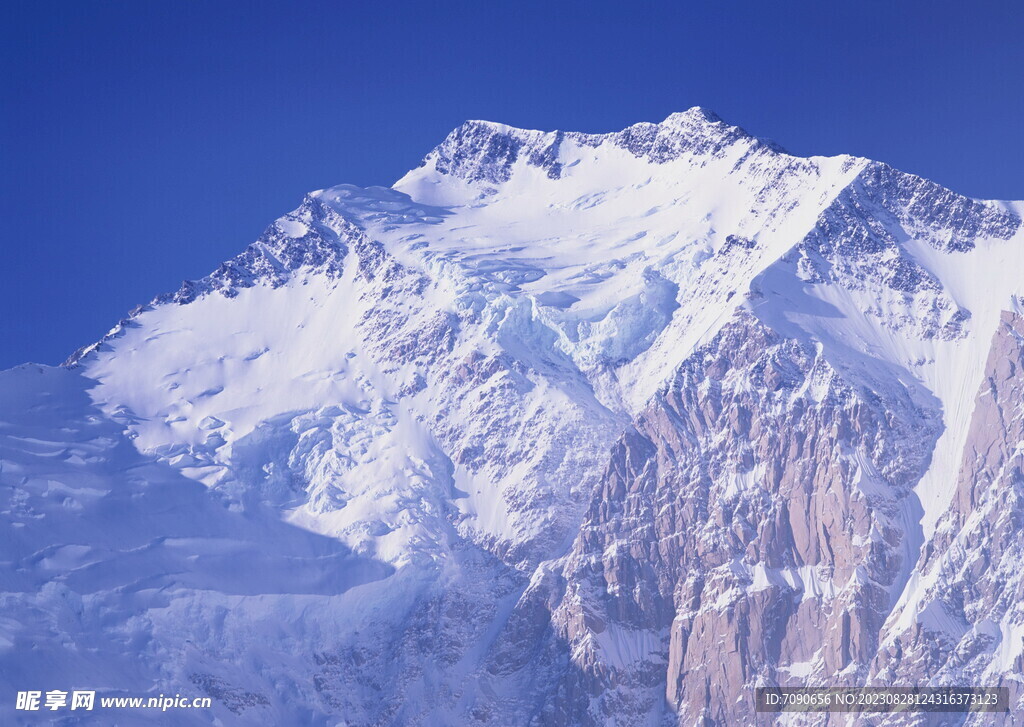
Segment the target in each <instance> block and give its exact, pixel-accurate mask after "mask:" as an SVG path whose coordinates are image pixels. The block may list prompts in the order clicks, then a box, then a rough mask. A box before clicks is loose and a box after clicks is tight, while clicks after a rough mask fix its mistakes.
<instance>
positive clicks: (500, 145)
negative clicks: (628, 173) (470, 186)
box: [420, 106, 782, 184]
mask: <svg viewBox="0 0 1024 727" xmlns="http://www.w3.org/2000/svg"><path fill="white" fill-rule="evenodd" d="M737 142H744V143H746V144H748V145H749V146H750V147H751V148H767V149H772V150H775V151H779V152H781V151H782V149H781V147H778V146H777V145H775V144H774V143H773V142H769V141H765V140H762V139H757V138H755V137H753V136H751V135H750V134H748V133H747V132H746V131H744V130H743V129H741V128H739V127H737V126H731V125H729V124H727V123H725V122H724V121H722V119H721V118H719V117H718V116H717V115H716V114H714V113H713V112H711V111H708V110H707V109H703V108H700V107H697V106H695V107H693V108H691V109H689V110H688V111H682V112H677V113H674V114H671V115H670V116H669V117H668V118H666V119H665V120H664V121H662V122H661V123H658V124H654V123H650V122H642V123H638V124H634V125H632V126H630V127H628V128H626V129H623V130H622V131H618V132H614V133H609V134H585V133H580V132H565V131H549V132H544V131H534V130H527V129H517V128H515V127H512V126H507V125H505V124H498V123H494V122H491V121H467V122H466V123H465V124H463V125H462V126H459V127H458V128H456V129H455V130H454V131H452V133H451V134H449V135H448V137H447V138H446V139H445V140H444V141H443V142H442V143H441V144H440V145H439V146H438V147H437V148H436V149H434V150H433V151H432V152H431V153H430V154H428V155H427V156H426V158H425V159H424V160H423V161H422V162H421V163H420V166H433V168H434V169H436V170H437V171H438V172H440V173H441V174H450V175H452V176H455V177H460V178H462V179H465V180H467V181H470V182H486V183H492V184H500V183H501V182H506V181H508V179H509V177H510V176H511V173H512V168H513V167H514V165H515V163H516V162H517V161H518V160H519V159H525V160H526V162H527V163H528V164H529V165H530V166H533V167H537V168H540V169H542V170H544V171H545V172H546V173H547V175H548V176H549V177H551V178H552V179H558V178H559V177H560V176H561V175H562V173H563V172H564V170H565V166H566V165H565V164H564V163H563V162H562V161H560V156H562V154H563V146H566V145H571V146H577V147H585V148H595V147H599V146H601V145H602V144H606V143H609V144H613V145H615V146H617V147H619V148H622V149H625V150H626V151H628V152H629V153H630V154H633V155H634V156H636V157H638V158H644V159H647V160H649V161H651V162H654V163H656V164H662V163H665V162H667V161H671V160H673V159H677V158H679V156H681V155H682V154H684V153H695V154H705V155H708V156H717V155H720V154H722V153H723V152H724V151H725V149H727V148H728V147H729V146H731V145H732V144H735V143H737Z"/></svg>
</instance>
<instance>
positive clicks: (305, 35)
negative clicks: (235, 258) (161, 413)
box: [0, 0, 1024, 368]
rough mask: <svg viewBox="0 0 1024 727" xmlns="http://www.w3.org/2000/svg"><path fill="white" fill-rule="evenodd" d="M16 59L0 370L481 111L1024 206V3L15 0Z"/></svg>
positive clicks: (7, 160) (102, 321) (6, 88)
mask: <svg viewBox="0 0 1024 727" xmlns="http://www.w3.org/2000/svg"><path fill="white" fill-rule="evenodd" d="M0 58H2V65H0V70H2V72H0V89H2V96H0V170H2V176H0V179H2V189H0V205H2V207H0V212H2V222H3V225H2V228H0V235H2V237H0V244H2V253H3V254H2V261H3V262H2V265H3V269H2V278H0V281H2V284H0V306H2V313H0V368H5V367H7V366H11V365H14V364H16V363H19V362H22V361H26V360H32V361H38V362H42V363H57V362H59V361H61V360H63V358H64V357H65V356H66V355H67V354H68V353H70V352H71V351H72V350H74V349H75V348H77V347H78V346H80V345H82V344H86V343H89V342H91V341H93V340H95V339H96V338H98V337H99V336H101V335H102V334H103V333H104V332H105V331H106V330H107V329H108V328H109V327H110V326H111V325H113V324H114V323H115V322H116V321H117V320H119V319H120V318H121V317H122V316H123V314H124V313H125V312H127V311H128V310H129V309H130V308H131V307H133V306H134V305H135V304H137V303H140V302H145V301H148V300H149V299H151V298H152V297H153V296H154V295H155V294H158V293H161V292H164V291H169V290H174V289H176V288H177V286H178V284H179V283H180V282H181V280H182V279H183V278H196V277H201V276H202V275H204V274H206V273H207V272H209V271H210V270H212V269H213V268H214V267H216V265H217V264H218V263H219V262H220V261H221V260H224V259H226V258H228V257H231V256H232V255H234V254H235V253H237V252H238V251H240V250H241V249H242V248H243V247H244V246H245V245H246V244H248V243H249V242H251V241H252V240H253V239H254V238H255V237H256V236H257V235H258V234H259V233H260V232H261V231H262V229H263V228H264V227H265V226H266V224H267V223H268V222H270V221H271V220H272V219H274V218H275V217H277V216H278V215H280V214H282V213H284V212H286V211H288V210H290V209H292V208H294V207H295V206H296V205H297V204H298V202H299V201H300V200H301V198H302V195H303V194H304V193H305V192H306V191H309V190H312V189H318V188H322V187H326V186H330V185H333V184H339V183H342V182H349V183H356V184H363V185H370V184H382V185H388V184H390V183H392V182H393V181H394V180H395V179H397V178H398V177H399V176H401V174H403V173H404V172H405V171H406V170H407V169H408V168H410V167H412V166H414V165H415V164H416V163H417V162H418V161H419V159H420V158H421V157H422V156H423V155H424V154H425V153H426V152H427V151H428V150H429V149H430V148H431V147H433V146H434V145H435V144H436V143H437V142H438V141H440V140H441V139H442V138H443V137H444V135H445V134H446V133H447V132H448V131H449V130H450V129H451V128H452V127H454V126H456V125H457V124H459V123H461V122H462V121H463V120H465V119H468V118H484V119H491V120H496V121H502V122H505V123H509V124H513V125H517V126H525V127H531V128H542V129H553V128H563V129H573V130H581V131H595V132H596V131H612V130H617V129H620V128H622V127H624V126H626V125H628V124H630V123H633V122H636V121H644V120H653V121H657V120H661V119H662V118H664V117H665V116H667V115H668V114H669V113H671V112H672V111H677V110H682V109H686V108H688V107H690V106H694V105H701V106H706V107H708V108H711V109H713V110H715V111H716V112H717V113H718V114H719V115H721V116H722V117H723V118H725V119H726V120H728V121H730V122H732V123H736V124H739V125H741V126H743V127H745V128H746V129H748V130H749V131H750V132H752V133H754V134H757V135H759V136H765V137H769V138H772V139H774V140H776V141H777V142H779V143H780V144H782V145H783V146H785V147H786V148H788V149H789V150H790V151H792V152H794V153H798V154H837V153H843V152H846V153H853V154H859V155H863V156H868V157H872V158H876V159H882V160H885V161H888V162H890V163H892V164H895V165H896V166H898V167H900V168H902V169H905V170H908V171H912V172H915V173H918V174H921V175H923V176H926V177H929V178H931V179H934V180H936V181H938V182H940V183H942V184H945V185H947V186H949V187H952V188H954V189H956V190H958V191H961V192H963V193H965V194H968V195H971V196H975V197H990V198H1003V199H1022V198H1024V133H1022V130H1024V123H1022V119H1024V4H1022V3H1020V2H1019V1H1018V0H1014V1H1012V2H1011V1H1005V2H985V1H984V0H980V1H975V2H961V3H952V2H945V1H944V0H931V1H923V0H886V1H885V2H877V1H875V0H857V1H856V2H822V1H821V0H814V1H813V2H802V1H801V2H786V1H785V0H778V1H776V2H765V1H764V0H760V1H749V2H732V1H729V0H714V1H711V0H708V1H706V2H685V1H682V0H679V1H677V2H659V3H644V2H637V1H635V0H634V1H632V2H604V1H601V0H592V1H591V2H559V1H558V0H547V1H546V2H531V1H525V0H520V1H519V2H502V1H500V0H476V1H475V2H427V1H425V0H420V1H419V2H400V1H392V2H360V3H351V2H323V1H321V2H315V3H302V2H299V3H294V2H288V3H286V2H280V3H267V2H235V3H225V2H213V1H209V0H204V1H203V2H192V1H189V2H186V1H185V0H181V1H179V2H136V1H133V2H98V1H94V0H85V1H82V0H76V2H47V3H42V2H21V1H20V0H15V1H13V2H12V1H11V0H7V2H4V3H3V8H2V10H0Z"/></svg>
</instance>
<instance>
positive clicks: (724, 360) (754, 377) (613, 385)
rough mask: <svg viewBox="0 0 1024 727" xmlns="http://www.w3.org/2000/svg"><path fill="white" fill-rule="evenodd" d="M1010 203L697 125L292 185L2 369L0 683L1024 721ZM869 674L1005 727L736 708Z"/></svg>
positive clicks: (1022, 386) (527, 716) (692, 118)
mask: <svg viewBox="0 0 1024 727" xmlns="http://www.w3.org/2000/svg"><path fill="white" fill-rule="evenodd" d="M1020 211H1021V205H1020V204H1017V203H995V202H984V201H978V200H971V199H968V198H966V197H963V196H960V195H957V194H955V193H953V192H951V191H949V190H946V189H944V188H942V187H940V186H938V185H936V184H934V183H932V182H929V181H927V180H923V179H920V178H918V177H914V176H912V175H908V174H904V173H902V172H899V171H897V170H894V169H892V168H890V167H888V166H886V165H883V164H879V163H876V162H869V161H867V160H863V159H855V158H851V157H837V158H829V159H826V158H820V157H815V158H811V159H801V158H797V157H793V156H790V155H788V154H786V153H785V152H784V151H783V150H782V149H780V148H779V147H777V146H776V145H774V144H772V143H770V142H766V141H763V140H759V139H755V138H753V137H751V136H749V135H748V134H746V133H745V132H743V131H742V130H741V129H739V128H738V127H734V126H730V125H728V124H726V123H725V122H723V121H722V120H721V119H719V118H718V117H716V116H714V115H713V114H711V113H709V112H706V111H704V110H701V109H691V110H690V111H687V112H684V113H681V114H674V115H672V116H671V117H669V118H668V119H666V120H665V121H664V122H662V123H661V124H637V125H634V126H631V127H629V128H627V129H625V130H623V131H620V132H616V133H613V134H579V133H572V132H539V131H525V130H521V129H514V128H511V127H507V126H503V125H500V124H493V123H489V122H467V123H466V124H464V125H463V126H461V127H459V128H458V129H456V130H455V131H453V132H452V134H451V135H449V137H448V138H447V139H446V140H445V141H444V142H443V143H442V144H441V145H440V146H439V147H438V148H437V149H435V150H434V151H433V152H431V153H430V154H429V155H428V156H427V157H426V159H425V160H424V162H423V164H421V166H420V167H418V168H417V169H414V170H413V171H412V172H410V173H409V174H408V175H407V176H406V177H404V178H403V179H402V180H400V181H399V182H398V183H396V185H395V187H394V188H390V189H383V188H369V189H362V188H358V187H353V186H349V185H342V186H339V187H335V188H331V189H328V190H322V191H319V192H314V193H311V194H310V195H308V196H307V197H306V199H305V200H304V201H303V203H302V205H301V206H300V207H299V208H298V209H297V210H295V211H294V212H293V213H291V214H289V215H286V216H284V217H282V218H281V219H280V220H278V221H277V222H275V223H274V224H273V225H271V226H270V227H269V228H268V229H267V231H266V233H264V235H263V236H262V237H261V238H260V239H259V240H258V241H257V242H255V243H254V244H253V245H251V246H250V247H249V248H247V249H246V250H245V251H244V252H243V253H242V254H240V255H239V256H238V257H236V258H234V259H233V260H231V261H228V262H226V263H225V264H224V265H222V266H221V267H220V268H218V270H216V271H214V272H213V273H212V274H211V275H209V276H207V277H206V278H204V279H202V280H199V281H191V282H186V283H185V284H184V285H183V286H182V287H181V289H180V290H179V291H178V292H177V293H174V294H171V295H166V296H159V297H157V298H155V299H154V300H153V301H152V302H151V303H150V304H149V305H146V306H140V307H139V308H138V309H136V310H135V311H133V312H132V314H131V315H130V316H129V317H128V318H127V319H126V320H124V321H122V322H121V323H120V324H119V325H118V326H117V327H115V328H114V329H113V330H112V331H111V332H110V334H108V336H107V337H105V338H104V339H103V340H102V341H100V342H99V343H97V344H94V345H92V346H89V347H86V348H84V349H82V350H80V351H79V352H77V353H76V354H75V355H74V356H72V358H71V359H69V362H68V369H67V370H64V371H53V370H46V369H39V370H38V371H37V370H35V369H32V370H30V369H28V368H26V369H19V370H16V371H12V372H6V373H4V374H3V375H2V376H0V401H3V402H6V403H5V407H6V409H9V411H10V413H6V411H5V412H4V413H0V420H2V421H0V424H2V426H0V455H3V467H2V468H0V481H2V483H3V485H4V489H3V490H2V492H3V493H6V494H4V495H3V497H5V498H7V499H5V500H3V501H2V502H3V503H6V504H5V505H4V507H3V510H2V516H3V517H4V518H5V525H9V526H10V527H9V528H7V530H8V531H9V532H10V533H11V535H10V548H9V553H10V559H9V561H10V562H9V566H5V567H7V568H8V572H7V573H6V574H5V575H6V576H7V582H9V583H11V584H13V585H11V587H10V589H9V590H10V593H9V594H8V596H5V599H6V601H5V602H4V603H5V606H4V608H5V609H6V612H5V616H8V615H9V616H10V618H7V619H5V620H4V621H3V622H2V623H3V624H7V623H9V624H12V625H11V626H10V627H9V628H8V627H7V626H3V629H4V630H2V631H0V637H2V639H3V640H2V641H0V645H2V644H8V643H9V644H10V645H11V647H10V648H9V649H7V651H3V650H2V649H0V677H2V681H3V683H5V684H8V686H11V688H14V687H13V684H14V681H13V677H12V676H11V675H13V674H14V673H15V667H17V669H18V670H20V671H18V673H20V674H22V675H39V674H43V673H44V672H45V670H46V669H47V668H50V666H51V665H53V664H55V663H67V664H68V665H69V666H68V668H67V670H65V671H62V672H61V676H62V678H63V677H66V678H67V679H68V680H73V679H75V678H76V676H75V674H76V672H75V671H74V669H73V668H72V667H75V668H78V667H82V663H83V662H82V660H81V657H80V655H81V654H85V653H88V654H91V655H92V656H91V657H90V659H91V661H90V664H91V668H92V669H94V670H99V671H98V673H101V674H102V676H103V678H104V679H105V680H106V683H109V684H111V685H115V686H116V688H119V689H123V690H135V691H136V692H146V691H147V690H148V691H163V692H166V693H174V692H182V691H184V689H185V688H186V686H187V688H189V689H195V690H199V691H201V692H202V693H204V694H207V695H210V696H211V697H213V698H214V699H215V701H216V704H215V706H214V708H213V710H212V711H211V712H209V713H205V712H204V713H202V714H198V713H197V714H194V715H186V716H183V717H182V719H183V720H184V721H183V722H182V724H193V723H194V724H207V723H209V722H211V721H212V720H213V719H215V718H219V719H221V720H223V721H224V722H225V723H231V721H232V720H236V721H237V720H239V719H241V720H246V721H249V722H253V723H257V722H260V723H270V722H279V723H302V724H317V725H321V724H322V725H336V724H338V723H339V720H341V721H342V722H341V723H342V724H345V725H347V727H352V726H354V725H360V726H364V725H365V726H369V725H379V726H381V727H383V726H384V725H437V724H443V725H449V724H450V725H473V724H479V725H492V726H496V727H514V726H517V725H523V726H526V725H530V726H539V725H552V726H554V725H559V726H566V727H567V726H569V725H614V726H616V727H640V726H645V727H646V726H651V727H668V726H669V725H679V726H681V727H690V726H691V725H701V726H702V727H703V726H710V725H715V726H720V725H721V726H724V725H737V724H754V723H757V724H774V723H778V724H800V725H804V724H807V725H820V724H828V725H833V724H843V725H846V724H851V725H853V724H855V725H890V724H891V725H904V724H914V725H917V724H927V725H932V724H934V725H947V724H948V725H954V724H955V725H959V724H972V725H982V724H993V723H995V724H1018V723H1020V718H1019V716H1018V715H1019V714H1020V713H1021V711H1022V710H1024V703H1022V700H1024V692H1022V690H1021V686H1020V685H1021V683H1022V680H1024V612H1022V609H1021V606H1020V603H1021V599H1022V597H1024V577H1022V576H1021V574H1020V572H1019V571H1020V568H1019V565H1018V564H1019V563H1020V562H1021V558H1022V556H1024V552H1022V549H1024V537H1022V535H1021V533H1022V530H1021V526H1022V524H1024V509H1022V507H1024V504H1022V502H1021V494H1022V487H1024V475H1022V474H1021V472H1022V469H1021V464H1022V461H1021V456H1022V455H1021V447H1020V443H1021V442H1022V441H1024V431H1022V427H1024V413H1022V405H1021V402H1022V401H1024V376H1022V365H1024V360H1022V355H1024V354H1022V351H1024V348H1022V341H1024V323H1022V322H1021V321H1022V319H1021V316H1020V313H1019V310H1020V304H1019V301H1020V297H1019V296H1020V295H1021V294H1022V292H1024V283H1022V282H1021V280H1020V279H1019V277H1020V276H1019V270H1021V269H1024V233H1022V231H1021V219H1020ZM1014 311H1016V312H1014ZM979 387H980V395H979V396H977V397H976V396H975V393H976V392H978V391H979ZM48 416H49V417H50V419H47V417H48ZM175 492H178V493H180V494H179V496H178V497H179V501H176V499H175ZM110 503H119V504H118V505H117V507H123V512H124V513H126V520H125V522H121V523H120V524H119V525H118V527H116V528H113V527H110V526H109V523H108V520H109V518H111V517H112V516H111V513H112V512H121V511H122V510H118V509H117V507H111V506H110ZM188 512H194V513H195V514H196V517H195V522H192V521H191V520H190V518H189V517H188V516H187V515H183V514H182V513H188ZM105 518H106V519H105ZM134 520H138V521H139V522H143V523H144V524H143V525H142V526H138V527H132V526H131V523H132V522H133V521H134ZM83 523H84V525H83ZM259 533H266V534H267V542H266V543H265V544H264V545H263V546H262V548H263V549H264V550H265V551H266V553H265V554H262V555H261V554H259V550H260V549H258V548H255V547H254V546H253V543H254V542H258V540H259ZM232 559H234V560H232ZM243 561H244V563H245V564H248V565H247V567H243V566H241V565H239V566H237V567H236V568H235V569H234V571H237V572H233V570H232V568H231V567H229V566H228V565H225V564H226V563H228V564H230V563H242V562H243ZM253 563H255V564H256V565H255V566H253V565H252V564H253ZM146 574H148V575H146ZM154 574H156V575H154ZM123 644H136V645H145V646H140V647H139V649H138V651H137V654H136V657H137V658H135V661H133V662H132V666H131V668H128V667H127V666H126V665H125V664H126V662H125V656H124V654H125V653H126V652H125V649H123V648H121V646H120V645H123ZM110 645H114V646H110ZM62 660H64V661H63V662H62ZM83 668H84V667H83ZM19 684H20V682H19ZM865 684H869V685H886V684H903V685H926V684H927V685H970V684H978V685H985V686H993V685H997V684H1001V685H1006V686H1009V687H1010V688H1011V693H1012V700H1013V704H1014V708H1015V710H1016V711H1015V712H1014V713H1012V714H1010V715H1004V716H993V715H975V716H971V717H969V718H968V717H964V716H962V715H930V716H922V715H916V716H915V715H889V716H886V715H865V716H862V717H857V716H854V715H838V714H837V715H803V716H795V715H756V714H755V713H754V706H753V699H754V692H753V690H754V688H755V687H757V686H771V685H782V686H803V685H809V686H827V685H852V686H857V685H865ZM55 686H58V687H59V686H61V685H55ZM68 686H71V685H70V684H69V685H68ZM18 688H23V687H20V686H19V687H18ZM189 720H192V721H189Z"/></svg>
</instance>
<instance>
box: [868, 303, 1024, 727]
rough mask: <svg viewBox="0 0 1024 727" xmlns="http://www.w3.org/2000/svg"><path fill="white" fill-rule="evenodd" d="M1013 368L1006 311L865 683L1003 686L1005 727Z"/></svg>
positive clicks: (1013, 654) (1017, 394)
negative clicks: (946, 492)
mask: <svg viewBox="0 0 1024 727" xmlns="http://www.w3.org/2000/svg"><path fill="white" fill-rule="evenodd" d="M1022 366H1024V318H1021V316H1020V315H1019V314H1018V313H1014V312H1009V311H1007V312H1004V313H1003V315H1002V317H1001V319H1000V323H999V326H998V328H997V329H996V333H995V337H994V339H993V341H992V348H991V351H990V353H989V357H988V362H987V364H986V367H985V378H984V380H983V383H982V385H981V390H980V391H979V392H978V398H977V403H976V405H975V408H974V412H973V415H972V417H971V425H970V432H969V435H968V439H967V445H966V447H965V449H964V452H963V463H962V465H961V467H960V472H959V476H958V477H957V486H956V492H955V495H954V497H953V500H952V502H951V503H950V507H949V510H948V512H947V513H946V514H945V515H944V516H943V518H942V519H941V520H940V521H939V525H938V528H937V529H936V533H935V535H934V536H933V537H932V539H931V540H930V541H929V542H928V543H927V544H926V545H925V547H924V549H923V552H922V553H921V558H920V561H919V562H918V564H917V567H916V573H917V575H916V578H917V579H918V581H919V583H918V587H917V589H915V591H912V592H911V593H910V594H908V595H909V596H910V597H912V598H913V600H912V601H910V602H909V603H906V604H904V607H905V608H906V609H907V613H906V614H905V617H904V618H901V619H899V620H896V621H894V622H893V623H892V624H891V625H890V627H889V628H888V629H887V630H886V633H885V635H884V636H885V638H884V643H883V648H882V649H881V650H880V651H879V654H878V656H877V659H876V661H875V663H874V664H873V669H872V672H873V673H872V679H873V681H875V682H877V683H883V684H889V683H906V684H921V683H933V684H948V683H965V684H987V685H1000V686H1006V687H1008V688H1009V689H1010V695H1011V696H1010V704H1011V705H1012V708H1013V710H1014V712H1015V714H1016V717H1015V718H1014V719H1015V721H1013V723H1014V724H1017V723H1019V722H1020V720H1021V719H1022V718H1021V714H1022V711H1021V710H1022V709H1024V690H1022V674H1024V649H1022V647H1024V610H1022V603H1024V578H1022V572H1021V563H1022V562H1024V561H1022V560H1021V559H1022V557H1024V552H1022V547H1024V542H1022V533H1024V501H1022V494H1024V475H1022V470H1021V467H1022V464H1024V460H1022V451H1021V443H1024V406H1022V402H1024V379H1022V376H1021V373H1022ZM952 475H953V473H950V476H952ZM912 613H914V614H917V617H916V618H911V617H910V614H912ZM989 719H990V718H989V717H988V716H982V717H980V718H975V719H973V720H970V723H971V724H988V723H989ZM949 723H950V724H956V723H958V722H956V721H955V720H953V719H950V720H949Z"/></svg>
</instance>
